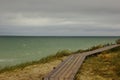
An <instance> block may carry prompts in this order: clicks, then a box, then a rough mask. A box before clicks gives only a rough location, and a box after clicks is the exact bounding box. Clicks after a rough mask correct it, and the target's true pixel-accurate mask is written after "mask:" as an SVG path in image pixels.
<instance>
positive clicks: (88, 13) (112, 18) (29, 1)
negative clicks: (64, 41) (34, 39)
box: [0, 0, 120, 36]
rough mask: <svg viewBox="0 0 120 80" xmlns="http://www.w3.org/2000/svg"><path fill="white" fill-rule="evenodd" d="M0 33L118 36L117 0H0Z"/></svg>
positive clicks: (119, 6)
mask: <svg viewBox="0 0 120 80" xmlns="http://www.w3.org/2000/svg"><path fill="white" fill-rule="evenodd" d="M0 35H21V36H22V35H26V36H120V0H0Z"/></svg>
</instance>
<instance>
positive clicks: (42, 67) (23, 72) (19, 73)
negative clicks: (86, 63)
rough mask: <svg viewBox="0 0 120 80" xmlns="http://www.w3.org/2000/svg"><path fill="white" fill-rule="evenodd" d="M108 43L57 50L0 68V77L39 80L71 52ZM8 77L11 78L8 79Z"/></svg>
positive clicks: (5, 79) (92, 48)
mask: <svg viewBox="0 0 120 80" xmlns="http://www.w3.org/2000/svg"><path fill="white" fill-rule="evenodd" d="M108 45H111V44H106V45H98V46H93V47H91V48H89V49H87V50H78V51H76V52H70V51H69V50H63V51H60V52H57V53H56V55H50V56H48V57H46V58H43V59H40V60H39V61H33V62H28V63H23V64H20V65H16V66H12V67H6V68H4V69H2V70H0V79H2V80H13V79H14V78H15V80H22V79H24V80H30V79H34V80H39V79H42V77H43V76H44V75H45V74H47V73H49V72H50V71H51V70H52V69H53V68H54V67H56V66H57V65H58V64H59V63H60V62H61V61H63V60H64V59H65V58H66V57H67V56H69V55H71V54H76V53H78V52H81V53H82V52H85V51H91V50H95V49H98V48H100V47H104V46H108ZM48 66H49V67H48ZM31 75H32V76H31ZM5 76H7V77H6V78H5ZM30 76H31V77H30ZM10 77H11V79H9V78H10ZM78 80H79V79H78Z"/></svg>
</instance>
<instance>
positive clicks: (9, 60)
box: [0, 59, 16, 62]
mask: <svg viewBox="0 0 120 80" xmlns="http://www.w3.org/2000/svg"><path fill="white" fill-rule="evenodd" d="M15 60H16V59H0V62H13V61H15Z"/></svg>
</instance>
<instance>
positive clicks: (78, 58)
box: [44, 44, 120, 80]
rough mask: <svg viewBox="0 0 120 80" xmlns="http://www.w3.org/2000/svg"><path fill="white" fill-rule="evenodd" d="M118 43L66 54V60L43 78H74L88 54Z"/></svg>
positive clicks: (110, 47)
mask: <svg viewBox="0 0 120 80" xmlns="http://www.w3.org/2000/svg"><path fill="white" fill-rule="evenodd" d="M118 46H120V45H118V44H116V45H111V46H107V47H103V48H100V49H96V50H93V51H89V52H84V53H78V54H73V55H70V56H68V58H67V59H66V60H64V61H63V62H62V63H60V64H59V65H58V66H57V67H56V68H55V69H53V70H52V71H51V72H50V73H49V74H47V75H46V76H45V77H44V80H74V76H75V75H76V73H77V71H78V69H79V68H80V66H81V65H82V63H83V61H84V60H85V58H86V57H87V56H89V55H92V54H96V53H99V52H102V51H105V50H109V49H112V48H115V47H118Z"/></svg>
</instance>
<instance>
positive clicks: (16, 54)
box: [0, 37, 119, 67]
mask: <svg viewBox="0 0 120 80" xmlns="http://www.w3.org/2000/svg"><path fill="white" fill-rule="evenodd" d="M118 38H119V37H0V67H5V66H11V65H16V64H20V63H24V62H28V61H34V60H39V59H41V58H43V57H46V56H48V55H51V54H55V53H56V52H57V51H59V50H65V49H69V50H71V51H76V50H78V49H87V48H90V47H91V46H94V45H98V44H106V43H115V40H117V39H118Z"/></svg>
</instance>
